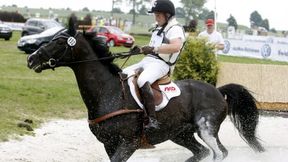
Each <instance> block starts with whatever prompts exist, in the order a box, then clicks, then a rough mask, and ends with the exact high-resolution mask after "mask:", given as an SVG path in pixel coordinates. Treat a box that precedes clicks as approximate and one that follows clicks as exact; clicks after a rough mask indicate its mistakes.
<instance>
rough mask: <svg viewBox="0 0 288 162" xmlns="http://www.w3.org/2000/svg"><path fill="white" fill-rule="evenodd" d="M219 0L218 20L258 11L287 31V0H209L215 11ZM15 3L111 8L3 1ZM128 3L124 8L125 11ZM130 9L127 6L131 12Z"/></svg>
mask: <svg viewBox="0 0 288 162" xmlns="http://www.w3.org/2000/svg"><path fill="white" fill-rule="evenodd" d="M172 1H173V2H174V4H175V6H176V7H181V4H180V3H179V1H180V0H172ZM215 2H216V11H217V13H218V17H217V19H218V21H219V22H224V23H227V22H226V20H227V19H228V18H229V16H230V14H232V15H233V16H234V17H235V18H236V20H237V22H238V24H241V25H246V26H249V25H250V23H249V18H250V14H251V13H252V12H253V11H255V10H256V11H258V13H259V14H260V15H261V16H262V18H263V19H265V18H267V19H268V20H269V23H270V28H275V29H276V30H288V23H287V22H286V18H285V16H287V15H288V9H287V8H288V5H286V3H287V2H286V1H285V0H207V4H206V5H205V7H207V8H208V9H210V10H214V8H215ZM12 4H16V5H17V6H19V7H24V6H27V7H30V8H40V7H42V8H49V7H51V8H68V7H69V8H71V9H73V10H80V9H83V8H84V7H88V8H89V9H90V10H93V9H95V10H105V11H110V10H111V6H112V0H45V1H44V0H0V6H2V5H12ZM125 6H128V5H126V4H125V5H124V7H122V8H121V9H122V10H124V8H125ZM129 9H130V8H126V10H127V11H128V10H129Z"/></svg>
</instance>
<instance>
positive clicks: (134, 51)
mask: <svg viewBox="0 0 288 162" xmlns="http://www.w3.org/2000/svg"><path fill="white" fill-rule="evenodd" d="M129 52H130V54H132V55H135V54H139V53H141V48H140V47H139V46H137V45H136V46H134V47H132V48H131V49H130V51H129Z"/></svg>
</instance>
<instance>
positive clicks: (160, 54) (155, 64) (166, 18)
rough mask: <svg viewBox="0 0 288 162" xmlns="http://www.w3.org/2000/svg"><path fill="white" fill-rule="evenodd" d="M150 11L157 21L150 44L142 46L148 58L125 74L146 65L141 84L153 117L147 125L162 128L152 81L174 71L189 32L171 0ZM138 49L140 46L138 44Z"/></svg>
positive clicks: (148, 113)
mask: <svg viewBox="0 0 288 162" xmlns="http://www.w3.org/2000/svg"><path fill="white" fill-rule="evenodd" d="M148 12H149V13H154V17H155V20H156V23H157V24H156V27H155V29H154V30H153V33H152V36H151V39H150V43H149V45H147V46H143V47H141V48H140V51H141V53H143V54H145V55H146V57H144V58H143V59H142V60H141V61H140V62H138V63H136V64H134V65H132V66H129V67H127V68H125V69H123V73H126V74H128V76H130V75H131V74H134V72H135V70H136V69H138V68H143V72H142V73H141V74H140V76H139V78H138V81H137V84H138V86H139V88H140V94H141V96H142V99H143V104H144V107H145V110H146V112H147V115H148V118H149V123H148V124H147V125H146V126H145V128H146V129H148V128H156V129H159V123H158V121H157V119H156V113H155V104H154V98H153V92H152V89H151V84H152V83H154V82H155V81H156V80H157V79H159V78H161V77H163V76H165V75H166V74H168V73H169V72H170V73H171V70H172V69H173V67H174V64H175V63H176V59H177V57H178V55H179V53H180V50H181V48H182V46H183V43H184V42H185V33H184V30H183V27H182V26H181V25H180V24H179V23H178V22H177V20H176V18H175V7H174V4H173V3H172V2H171V1H170V0H156V1H155V2H154V4H153V6H152V8H151V10H150V11H148ZM134 48H135V47H134ZM136 48H139V47H137V46H136Z"/></svg>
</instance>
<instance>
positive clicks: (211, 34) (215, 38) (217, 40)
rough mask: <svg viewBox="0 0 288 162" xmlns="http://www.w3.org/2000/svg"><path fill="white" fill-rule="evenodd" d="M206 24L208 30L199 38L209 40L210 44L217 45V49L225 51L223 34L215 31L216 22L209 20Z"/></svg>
mask: <svg viewBox="0 0 288 162" xmlns="http://www.w3.org/2000/svg"><path fill="white" fill-rule="evenodd" d="M205 24H206V30H205V31H202V32H201V33H200V34H199V35H198V36H199V37H206V38H207V39H208V41H209V43H213V44H215V48H216V49H217V50H223V49H224V39H223V37H222V34H221V33H219V32H217V31H216V30H215V28H214V20H213V19H207V20H206V22H205Z"/></svg>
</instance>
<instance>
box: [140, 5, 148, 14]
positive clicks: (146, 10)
mask: <svg viewBox="0 0 288 162" xmlns="http://www.w3.org/2000/svg"><path fill="white" fill-rule="evenodd" d="M147 13H148V9H147V8H146V7H145V5H142V7H141V8H140V10H139V14H140V15H147Z"/></svg>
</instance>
